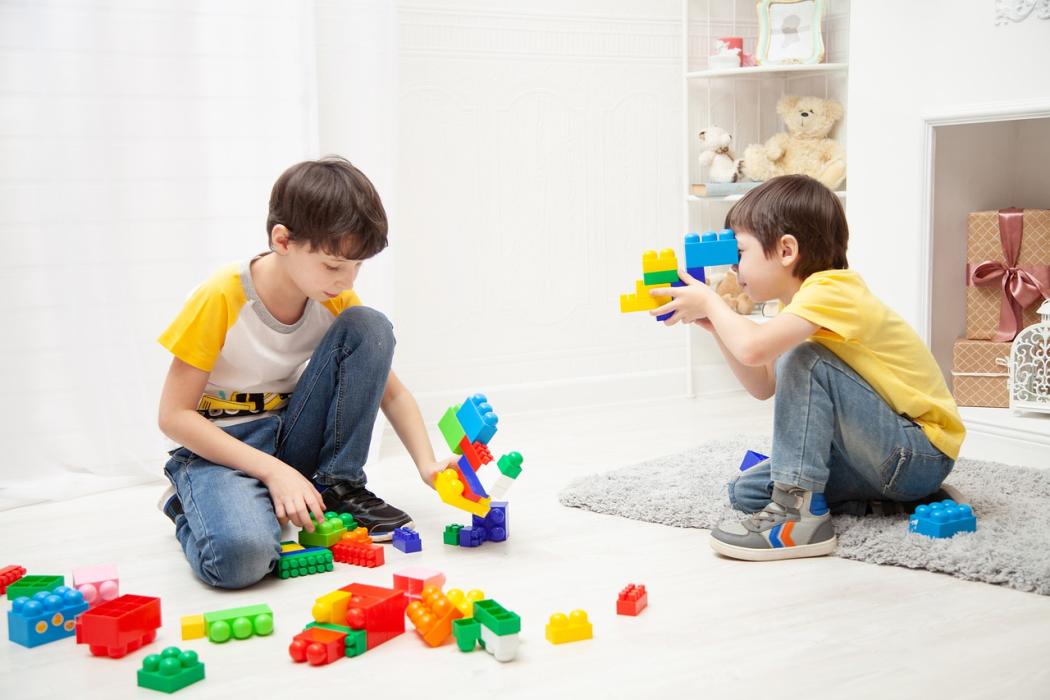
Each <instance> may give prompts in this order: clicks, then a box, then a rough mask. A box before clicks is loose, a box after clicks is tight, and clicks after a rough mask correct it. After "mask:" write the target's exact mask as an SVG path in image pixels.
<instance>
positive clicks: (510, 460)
mask: <svg viewBox="0 0 1050 700" xmlns="http://www.w3.org/2000/svg"><path fill="white" fill-rule="evenodd" d="M523 461H524V459H523V458H522V456H521V453H520V452H508V453H507V454H505V455H503V456H502V457H500V458H499V461H498V462H496V466H498V467H499V473H500V474H502V475H503V476H506V477H508V478H511V479H517V478H518V475H519V474H521V463H522V462H523Z"/></svg>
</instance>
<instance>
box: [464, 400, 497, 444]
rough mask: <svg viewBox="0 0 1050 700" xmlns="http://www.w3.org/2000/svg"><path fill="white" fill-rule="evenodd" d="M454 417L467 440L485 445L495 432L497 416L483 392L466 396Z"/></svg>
mask: <svg viewBox="0 0 1050 700" xmlns="http://www.w3.org/2000/svg"><path fill="white" fill-rule="evenodd" d="M456 418H457V419H458V420H459V424H460V425H461V426H462V427H463V432H465V433H466V434H467V440H469V441H470V442H480V443H482V444H485V445H487V444H488V442H489V440H491V439H492V436H493V435H495V434H496V424H497V423H498V422H499V417H498V416H497V415H496V413H495V412H494V411H493V410H492V406H491V405H489V400H488V399H486V398H485V395H484V394H474V395H473V396H470V397H468V398H467V400H466V401H464V402H463V405H462V406H460V407H459V410H458V411H456Z"/></svg>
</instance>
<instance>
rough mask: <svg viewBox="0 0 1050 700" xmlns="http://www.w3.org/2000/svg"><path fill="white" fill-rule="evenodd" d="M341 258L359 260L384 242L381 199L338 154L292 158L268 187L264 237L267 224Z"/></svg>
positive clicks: (372, 252) (269, 229) (294, 238)
mask: <svg viewBox="0 0 1050 700" xmlns="http://www.w3.org/2000/svg"><path fill="white" fill-rule="evenodd" d="M277 224H282V225H283V226H284V227H285V228H287V229H288V236H289V238H291V240H293V241H295V242H297V243H306V244H308V245H309V246H310V250H317V249H318V248H320V249H321V250H323V251H324V252H326V253H328V254H329V255H335V256H338V257H342V258H346V259H347V260H365V259H367V258H370V257H372V256H373V255H376V254H377V253H379V252H380V251H381V250H383V248H386V246H387V239H386V234H387V221H386V211H385V210H384V209H383V202H382V200H380V199H379V194H378V193H377V192H376V190H375V187H373V186H372V183H371V181H370V180H369V179H368V178H367V177H365V174H364V173H362V172H361V171H360V170H358V169H357V168H355V167H354V166H353V165H351V164H350V161H348V160H346V159H345V158H340V157H339V156H326V157H324V158H322V159H320V160H307V161H303V162H302V163H296V164H295V165H293V166H292V167H290V168H288V169H287V170H285V171H284V172H283V173H281V176H280V177H279V178H277V182H275V183H274V185H273V190H272V191H271V192H270V214H269V216H268V217H267V218H266V237H267V243H268V244H269V242H270V236H271V234H272V233H273V227H274V226H276V225H277Z"/></svg>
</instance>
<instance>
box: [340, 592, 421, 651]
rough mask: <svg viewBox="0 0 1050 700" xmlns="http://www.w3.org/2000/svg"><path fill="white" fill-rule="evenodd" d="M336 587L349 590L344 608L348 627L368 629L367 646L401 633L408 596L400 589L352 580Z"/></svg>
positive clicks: (378, 643) (403, 626) (370, 646)
mask: <svg viewBox="0 0 1050 700" xmlns="http://www.w3.org/2000/svg"><path fill="white" fill-rule="evenodd" d="M339 590H342V591H348V592H349V593H350V595H351V596H352V598H351V599H350V604H349V606H348V607H347V610H346V624H347V626H348V627H350V628H351V629H355V630H366V631H367V632H368V638H367V648H368V649H373V648H375V647H377V646H379V645H380V644H382V643H383V642H386V641H388V640H390V639H393V638H394V637H396V636H398V635H399V634H402V633H404V631H405V608H406V607H408V599H407V598H406V597H405V594H404V593H402V592H401V591H395V590H393V589H391V588H382V587H380V586H368V585H365V584H363V583H351V584H350V585H349V586H343V587H342V588H340V589H339Z"/></svg>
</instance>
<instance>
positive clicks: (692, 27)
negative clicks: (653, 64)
mask: <svg viewBox="0 0 1050 700" xmlns="http://www.w3.org/2000/svg"><path fill="white" fill-rule="evenodd" d="M826 5H827V10H826V14H825V17H824V20H823V22H822V35H823V38H824V46H825V61H827V62H826V63H820V64H815V65H781V66H754V67H746V68H731V69H715V70H713V69H709V68H708V67H707V57H708V56H709V55H710V54H711V53H713V51H714V48H715V41H716V40H717V39H718V38H719V37H723V36H740V37H743V39H744V53H748V54H754V52H755V47H756V45H757V43H758V16H757V14H756V11H755V2H754V0H683V3H682V15H683V22H682V25H683V29H682V32H683V41H684V45H685V47H686V48H685V51H684V52H683V61H682V63H683V65H682V74H683V80H682V83H683V88H682V89H683V91H684V104H685V109H684V114H683V120H682V121H683V125H682V128H683V132H684V134H685V138H686V144H685V146H686V147H685V149H684V150H685V153H686V156H685V162H684V164H683V171H684V179H683V181H684V182H685V183H686V187H687V188H688V185H689V184H692V183H699V182H703V179H702V175H703V174H702V173H701V172H700V166H699V164H698V162H697V158H698V156H699V155H700V143H699V140H698V138H697V135H698V133H699V132H700V131H701V130H702V129H704V128H706V127H708V126H711V125H717V126H720V127H722V128H724V129H727V130H728V131H729V133H730V134H732V136H733V147H732V150H733V151H734V154H735V155H736V157H738V158H739V157H742V156H743V152H744V149H745V148H746V147H747V146H748V145H749V144H752V143H764V142H765V141H766V140H767V139H769V138H770V137H771V136H772V135H773V134H775V133H777V132H779V131H782V130H783V123H782V122H781V120H780V117H779V116H778V115H777V113H776V102H777V100H779V99H780V97H781V96H783V95H791V94H793V95H817V96H820V97H825V98H834V99H836V100H838V101H839V102H841V103H842V105H843V107H844V108H845V110H844V111H845V113H846V116H844V117H843V119H842V120H841V121H840V122H839V123H838V124H836V126H835V129H834V130H833V131H832V133H831V137H832V138H834V139H836V140H837V141H839V142H840V143H845V142H846V122H847V119H848V115H849V109H848V101H847V86H848V75H849V63H848V60H849V0H828V1H827V3H826ZM847 160H848V155H847ZM836 194H838V196H839V197H841V198H842V199H843V200H845V199H846V191H845V190H843V191H840V192H837V193H836ZM741 197H743V195H730V196H728V197H697V196H694V195H691V194H689V193H688V189H687V190H686V192H685V193H684V200H683V209H684V211H683V230H684V231H686V232H701V233H702V232H704V231H710V230H719V229H721V228H722V226H723V222H724V219H725V215H726V214H727V213H728V211H729V207H730V206H732V203H733V202H735V201H737V200H739V199H740V198H741ZM759 318H761V317H759ZM767 320H768V319H767ZM697 333H704V331H702V330H698V329H692V330H690V332H688V333H687V334H686V338H687V342H686V353H687V365H686V366H687V370H686V392H687V394H689V395H690V396H692V395H695V387H694V386H693V384H694V380H693V367H694V363H695V362H696V360H697V357H696V354H697V352H696V351H697V348H698V346H699V343H698V342H697V340H696V338H697V336H696V334H697ZM707 347H708V348H709V347H710V345H709V344H708V345H707ZM714 352H717V350H715V351H714ZM711 359H712V361H713V360H715V359H716V358H714V357H712V358H711Z"/></svg>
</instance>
